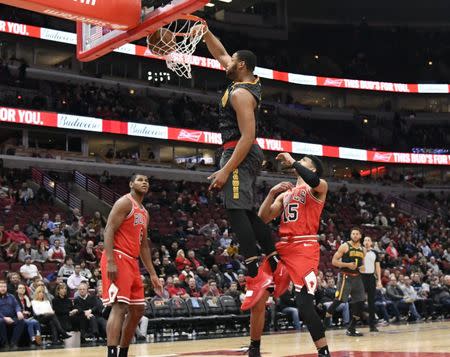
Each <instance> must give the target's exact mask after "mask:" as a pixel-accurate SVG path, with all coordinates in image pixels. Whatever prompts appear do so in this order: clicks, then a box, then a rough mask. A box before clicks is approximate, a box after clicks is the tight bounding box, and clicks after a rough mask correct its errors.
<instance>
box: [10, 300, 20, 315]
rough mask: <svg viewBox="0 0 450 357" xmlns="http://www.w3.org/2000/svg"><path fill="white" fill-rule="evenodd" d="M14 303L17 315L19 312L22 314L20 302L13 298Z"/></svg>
mask: <svg viewBox="0 0 450 357" xmlns="http://www.w3.org/2000/svg"><path fill="white" fill-rule="evenodd" d="M12 301H13V304H14V310H16V313H17V312H22V308H21V307H20V305H19V302H18V301H17V300H16V298H15V297H12Z"/></svg>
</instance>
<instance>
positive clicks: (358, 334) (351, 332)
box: [345, 330, 364, 337]
mask: <svg viewBox="0 0 450 357" xmlns="http://www.w3.org/2000/svg"><path fill="white" fill-rule="evenodd" d="M345 334H346V335H347V336H351V337H361V336H364V334H363V333H361V332H359V331H356V330H347V331H345Z"/></svg>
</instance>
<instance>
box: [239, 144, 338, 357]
mask: <svg viewBox="0 0 450 357" xmlns="http://www.w3.org/2000/svg"><path fill="white" fill-rule="evenodd" d="M277 160H281V161H282V162H284V163H285V164H286V165H287V166H289V167H292V168H294V169H295V171H296V173H297V176H298V177H297V183H296V185H295V186H293V185H292V184H291V183H289V182H282V183H279V184H278V185H276V186H274V187H273V188H272V189H271V190H270V192H269V194H268V196H267V197H266V199H265V200H264V202H263V204H262V205H261V207H260V209H259V216H260V217H261V218H262V220H263V221H264V222H266V223H268V222H270V221H272V220H273V219H274V218H276V217H278V216H280V215H281V222H280V227H279V236H280V238H281V239H280V241H279V242H278V243H277V244H276V249H277V251H278V254H279V255H280V258H281V261H280V263H279V269H278V271H277V272H276V273H278V272H279V273H280V274H281V277H280V278H279V279H278V281H279V283H278V284H277V283H275V292H274V296H275V297H279V296H280V295H282V294H283V293H284V292H285V291H286V289H287V287H288V285H289V282H290V281H291V280H292V282H293V283H294V287H295V297H296V305H297V308H298V311H299V314H300V316H301V319H302V321H303V322H304V323H305V324H306V326H307V327H308V330H309V333H310V335H311V337H312V340H313V341H314V344H315V346H316V348H317V353H318V356H319V357H322V356H329V355H330V352H329V350H328V343H327V340H326V337H325V328H324V326H323V324H322V321H321V319H320V317H319V315H318V314H317V312H316V309H315V304H314V293H315V291H316V288H317V273H318V267H319V259H320V246H319V243H318V242H317V238H318V235H317V233H318V230H319V226H320V216H321V214H322V210H323V206H324V204H325V199H326V196H327V192H328V184H327V182H326V181H325V180H323V179H321V178H320V177H321V175H322V173H323V166H322V163H321V161H320V160H319V159H318V158H317V157H315V156H312V155H306V156H305V157H303V158H302V159H301V160H300V161H295V160H294V159H293V158H292V156H291V155H290V154H288V153H282V154H279V155H278V156H277ZM260 270H266V271H267V270H269V269H268V266H267V261H264V263H263V264H262V265H261V267H260ZM268 297H269V291H267V290H266V291H265V292H264V294H263V296H262V298H261V299H260V300H259V301H258V303H257V304H256V305H255V306H254V307H253V308H252V310H251V319H250V337H251V342H250V348H249V351H248V355H249V356H250V357H260V356H261V353H260V344H261V335H262V332H263V329H264V318H265V304H266V301H267V298H268Z"/></svg>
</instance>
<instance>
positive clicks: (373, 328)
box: [370, 326, 380, 332]
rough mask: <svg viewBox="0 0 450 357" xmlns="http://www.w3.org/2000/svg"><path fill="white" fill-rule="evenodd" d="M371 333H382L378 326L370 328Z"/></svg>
mask: <svg viewBox="0 0 450 357" xmlns="http://www.w3.org/2000/svg"><path fill="white" fill-rule="evenodd" d="M370 332H380V330H378V329H377V327H376V326H370Z"/></svg>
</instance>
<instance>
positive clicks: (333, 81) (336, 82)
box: [323, 78, 344, 87]
mask: <svg viewBox="0 0 450 357" xmlns="http://www.w3.org/2000/svg"><path fill="white" fill-rule="evenodd" d="M343 83H344V80H343V79H339V78H327V79H325V82H324V83H323V84H324V85H325V86H330V87H342V84H343Z"/></svg>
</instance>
